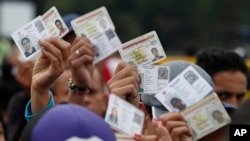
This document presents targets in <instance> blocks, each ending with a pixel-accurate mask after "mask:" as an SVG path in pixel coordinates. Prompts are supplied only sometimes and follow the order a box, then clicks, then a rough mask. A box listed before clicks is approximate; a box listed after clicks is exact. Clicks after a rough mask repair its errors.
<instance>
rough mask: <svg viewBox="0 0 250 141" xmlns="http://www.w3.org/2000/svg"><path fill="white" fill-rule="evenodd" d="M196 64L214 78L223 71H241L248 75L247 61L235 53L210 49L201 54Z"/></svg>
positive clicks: (197, 57) (198, 55)
mask: <svg viewBox="0 0 250 141" xmlns="http://www.w3.org/2000/svg"><path fill="white" fill-rule="evenodd" d="M196 64H197V65H198V66H200V67H201V68H203V69H204V70H205V71H206V72H207V73H208V74H209V75H210V76H211V77H212V78H213V76H214V75H215V74H217V73H218V72H222V71H241V72H242V73H244V74H245V75H247V72H248V70H247V66H246V63H245V60H244V59H243V58H241V57H240V56H239V55H238V54H237V53H235V52H233V51H228V50H223V49H219V48H210V49H207V50H204V51H202V52H199V53H198V54H197V56H196Z"/></svg>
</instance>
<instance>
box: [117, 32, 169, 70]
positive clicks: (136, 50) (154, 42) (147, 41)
mask: <svg viewBox="0 0 250 141" xmlns="http://www.w3.org/2000/svg"><path fill="white" fill-rule="evenodd" d="M119 52H120V55H121V58H122V60H123V61H124V62H127V63H129V64H132V65H151V64H154V63H156V62H158V61H161V60H163V59H164V58H166V53H165V51H164V50H163V47H162V45H161V42H160V40H159V38H158V36H157V34H156V32H155V31H151V32H149V33H147V34H144V35H142V36H140V37H137V38H135V39H133V40H131V41H128V42H126V43H124V44H123V45H122V48H120V49H119Z"/></svg>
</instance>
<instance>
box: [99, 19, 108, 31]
mask: <svg viewBox="0 0 250 141" xmlns="http://www.w3.org/2000/svg"><path fill="white" fill-rule="evenodd" d="M99 23H100V26H101V27H102V28H103V29H106V28H107V22H106V21H105V20H104V19H101V20H100V21H99Z"/></svg>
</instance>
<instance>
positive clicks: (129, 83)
mask: <svg viewBox="0 0 250 141" xmlns="http://www.w3.org/2000/svg"><path fill="white" fill-rule="evenodd" d="M72 18H75V16H72V15H71V18H69V17H67V16H65V17H64V18H63V19H64V20H65V23H66V24H67V23H68V22H69V21H70V20H72ZM59 23H60V22H58V24H59ZM58 26H59V25H58ZM67 26H70V25H69V24H67ZM69 29H71V27H69ZM28 41H29V40H28V39H26V40H23V41H22V45H23V46H27V45H28ZM38 43H39V45H40V46H42V50H41V54H40V56H39V57H38V58H37V60H36V61H35V62H33V61H20V59H19V58H18V56H19V55H18V50H17V49H16V48H15V49H13V51H12V53H11V54H10V55H9V56H7V57H6V59H5V60H4V62H5V63H6V64H9V65H10V66H11V67H12V68H16V71H15V75H13V77H15V78H11V79H12V81H13V82H12V83H8V85H9V86H7V84H6V83H7V81H6V79H7V78H6V79H4V77H6V76H7V74H6V73H11V69H10V68H9V69H8V70H7V71H6V72H5V74H3V75H2V79H1V81H0V84H1V86H0V87H1V98H2V97H4V96H3V95H8V99H7V101H8V103H6V104H5V107H4V106H3V105H2V103H1V116H0V141H5V140H6V141H7V140H8V141H18V140H21V141H28V140H32V141H40V140H43V141H44V140H54V141H60V140H72V141H73V140H77V139H79V140H80V139H82V138H84V139H86V138H88V139H89V140H91V139H93V140H94V139H95V140H97V141H99V140H100V141H101V140H104V141H113V140H114V141H115V140H116V136H115V132H116V131H114V130H112V129H111V127H110V126H109V125H108V124H107V123H106V122H105V121H104V120H103V119H104V117H105V114H106V108H107V103H108V98H109V95H110V94H111V93H112V94H115V95H117V96H119V97H120V98H122V99H124V100H125V101H127V102H129V103H130V104H132V105H134V106H135V107H137V108H138V109H140V110H141V111H143V112H144V113H145V117H144V124H143V131H142V134H135V135H134V136H133V139H134V140H137V141H191V140H192V136H193V134H194V133H193V131H192V129H191V128H190V127H189V125H188V123H187V121H186V119H185V117H184V116H183V115H182V114H181V113H179V112H168V111H167V110H166V108H164V106H163V105H162V104H161V103H160V102H158V101H157V100H156V99H155V97H153V96H152V95H141V94H140V93H139V87H140V83H141V80H140V76H139V73H138V72H137V68H136V67H135V66H134V65H131V64H128V63H126V62H123V61H122V60H121V59H120V58H119V54H118V52H117V54H115V55H112V56H110V57H108V58H106V59H105V60H103V61H102V62H99V63H98V64H94V63H93V60H94V57H95V50H94V47H93V45H92V43H91V41H90V40H89V39H88V38H86V37H76V36H75V34H74V32H73V30H72V29H71V30H70V32H69V33H68V34H67V35H66V36H65V37H63V38H62V39H61V38H57V37H50V38H48V39H43V40H39V41H38ZM27 48H28V47H27ZM30 49H31V52H33V50H32V48H30ZM151 51H152V53H153V54H154V57H155V58H162V56H160V55H158V52H157V50H156V49H152V50H151ZM25 55H26V54H25ZM27 55H29V54H28V52H27ZM113 59H114V60H116V61H114V62H115V64H112V65H113V66H115V67H114V68H115V69H113V68H112V69H113V70H110V72H112V73H109V74H107V70H105V69H107V68H106V67H107V64H106V62H108V61H110V60H113ZM117 60H119V62H118V61H117ZM161 65H166V66H169V67H170V68H171V69H170V70H171V71H172V74H171V76H170V78H169V80H170V81H171V80H173V79H174V78H175V77H176V76H177V75H178V74H179V73H180V72H181V71H183V70H184V69H185V68H186V67H188V66H190V65H191V66H194V68H195V69H196V70H197V71H198V72H199V73H200V74H201V75H202V76H203V77H204V79H205V80H206V81H207V82H208V83H209V84H210V85H211V86H212V87H213V89H214V91H215V92H216V93H217V95H218V96H219V98H220V100H221V101H222V103H223V105H224V107H225V109H226V110H227V112H228V114H229V115H230V116H231V117H232V123H238V117H242V114H243V113H247V111H244V110H242V109H243V108H244V109H245V110H246V108H247V105H248V104H249V102H248V101H247V100H246V101H245V100H244V97H245V94H246V91H247V74H248V68H247V66H246V62H245V60H244V58H242V57H240V56H239V55H238V54H237V53H235V52H233V51H229V50H226V49H215V48H213V49H207V50H203V51H201V52H199V53H198V54H197V56H196V63H195V64H194V63H190V62H187V61H170V62H166V63H164V64H161ZM3 69H4V66H3V65H2V70H3ZM13 70H14V69H13ZM105 72H106V74H105ZM170 73H171V72H170ZM9 87H10V88H9ZM3 90H5V91H3ZM171 103H172V104H173V105H175V106H176V108H178V109H180V111H181V110H183V109H185V108H186V105H183V104H182V103H181V101H179V99H178V98H174V99H173V100H172V101H171ZM152 107H157V108H156V109H155V110H158V115H157V116H156V117H157V118H154V117H153V111H152ZM159 107H160V108H159ZM117 112H118V111H117V109H115V107H114V108H113V109H112V114H114V115H110V120H111V121H113V122H115V123H118V122H121V121H118V119H117V117H115V115H117ZM119 112H121V111H119ZM213 115H214V116H215V117H218V116H220V113H218V112H215V113H214V114H213ZM246 115H247V114H246ZM244 117H245V116H244ZM241 121H242V123H241V124H245V123H248V122H249V120H248V119H247V118H245V120H244V121H243V120H241ZM218 122H219V121H218ZM228 127H229V125H227V126H224V127H222V128H220V129H219V130H216V131H214V132H212V133H210V134H208V135H207V136H205V137H203V138H201V139H199V140H200V141H206V140H208V141H211V140H213V141H216V140H217V141H226V140H228V137H229V130H228Z"/></svg>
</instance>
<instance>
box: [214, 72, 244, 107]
mask: <svg viewBox="0 0 250 141" xmlns="http://www.w3.org/2000/svg"><path fill="white" fill-rule="evenodd" d="M213 80H214V86H215V92H216V93H217V94H218V96H219V98H220V99H221V101H223V102H225V103H229V104H232V105H233V106H235V107H239V106H240V105H241V103H242V102H243V98H244V96H245V93H246V91H247V78H246V76H245V75H244V74H243V73H242V72H240V71H236V72H232V71H224V72H219V73H217V74H215V75H214V77H213Z"/></svg>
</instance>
